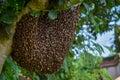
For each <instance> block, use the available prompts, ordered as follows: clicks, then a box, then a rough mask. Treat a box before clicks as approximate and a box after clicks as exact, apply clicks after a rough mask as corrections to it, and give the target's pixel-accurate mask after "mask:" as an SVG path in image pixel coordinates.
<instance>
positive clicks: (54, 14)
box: [48, 10, 58, 20]
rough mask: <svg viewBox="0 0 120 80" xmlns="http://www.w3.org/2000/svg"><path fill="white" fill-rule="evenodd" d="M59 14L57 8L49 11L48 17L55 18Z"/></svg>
mask: <svg viewBox="0 0 120 80" xmlns="http://www.w3.org/2000/svg"><path fill="white" fill-rule="evenodd" d="M57 14H58V12H57V11H56V10H50V11H49V13H48V17H49V18H50V19H51V20H54V19H56V18H57Z"/></svg>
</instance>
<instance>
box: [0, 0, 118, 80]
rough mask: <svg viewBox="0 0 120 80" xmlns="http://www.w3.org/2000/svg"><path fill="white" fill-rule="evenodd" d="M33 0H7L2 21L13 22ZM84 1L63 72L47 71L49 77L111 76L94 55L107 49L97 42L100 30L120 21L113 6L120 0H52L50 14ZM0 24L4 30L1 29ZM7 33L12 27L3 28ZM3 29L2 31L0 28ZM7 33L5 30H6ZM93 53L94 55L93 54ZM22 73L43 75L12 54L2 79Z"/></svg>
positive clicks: (0, 9) (88, 79) (85, 79)
mask: <svg viewBox="0 0 120 80" xmlns="http://www.w3.org/2000/svg"><path fill="white" fill-rule="evenodd" d="M29 1H30V0H6V1H5V2H4V3H3V5H2V6H0V22H3V23H6V24H12V23H13V22H14V18H15V16H16V15H18V13H19V12H20V11H21V10H22V9H23V8H24V7H25V6H26V4H27V3H28V2H29ZM78 3H80V4H81V12H80V15H81V16H80V18H79V22H78V28H77V30H76V33H75V37H74V41H73V43H72V46H71V49H70V50H69V54H68V56H67V58H66V59H65V60H64V64H63V65H62V68H61V70H60V71H59V72H57V73H55V74H52V75H45V76H46V78H48V80H98V79H100V78H101V77H103V76H104V77H105V78H106V79H107V80H111V79H110V77H109V76H108V75H107V73H106V72H105V70H100V68H99V64H100V63H101V61H102V60H101V58H100V57H95V56H93V55H96V53H97V54H100V53H103V49H102V48H101V46H100V45H99V44H97V43H96V42H95V40H96V34H97V33H101V34H102V33H104V32H106V31H108V30H111V29H112V26H115V25H110V24H109V22H111V21H117V20H118V19H119V16H117V17H114V20H113V16H114V15H119V14H120V12H117V11H116V10H114V11H113V10H111V9H112V8H113V7H115V6H118V5H119V4H120V0H58V1H57V2H56V0H50V2H49V9H50V11H49V15H48V16H49V18H50V19H55V18H57V13H58V12H57V10H58V9H59V10H63V9H68V8H72V7H73V6H74V5H75V4H78ZM40 14H41V12H34V11H33V12H31V15H32V16H35V17H38V16H40ZM1 29H2V28H1V26H0V30H1ZM3 29H6V30H2V31H5V32H6V33H8V32H9V28H8V27H6V28H3ZM0 33H1V32H0ZM2 33H3V32H2ZM91 54H92V55H91ZM19 73H22V74H24V75H26V76H29V77H30V78H32V79H33V80H40V79H41V75H38V74H36V73H34V72H29V71H27V70H25V69H23V68H20V67H19V66H18V65H17V64H16V63H15V62H14V61H13V60H12V59H11V57H8V58H7V60H6V62H5V64H4V67H3V71H2V73H1V75H0V79H1V80H17V79H18V78H19Z"/></svg>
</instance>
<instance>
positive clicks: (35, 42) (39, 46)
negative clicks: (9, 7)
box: [11, 6, 80, 74]
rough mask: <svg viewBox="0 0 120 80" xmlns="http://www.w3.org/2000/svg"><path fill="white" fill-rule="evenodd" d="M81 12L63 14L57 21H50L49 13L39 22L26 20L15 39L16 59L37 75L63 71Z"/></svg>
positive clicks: (67, 11) (17, 28) (14, 54)
mask: <svg viewBox="0 0 120 80" xmlns="http://www.w3.org/2000/svg"><path fill="white" fill-rule="evenodd" d="M79 8H80V6H76V7H74V8H73V9H72V10H64V11H60V12H59V13H58V17H57V19H55V20H50V19H49V18H48V13H46V14H45V15H41V16H40V17H37V18H35V17H32V16H31V15H29V14H26V15H24V16H22V18H21V19H20V21H19V22H18V23H17V24H16V30H15V34H14V37H13V46H12V48H13V52H12V54H11V55H12V57H13V59H14V60H15V61H17V63H18V64H19V65H20V66H21V67H24V68H26V69H27V70H30V71H35V72H37V73H45V74H46V73H54V72H56V71H59V69H60V67H61V65H62V63H63V60H64V58H65V56H66V55H67V53H68V51H69V48H70V45H71V41H72V39H73V35H74V32H75V29H76V26H77V21H78V18H79V11H80V9H79Z"/></svg>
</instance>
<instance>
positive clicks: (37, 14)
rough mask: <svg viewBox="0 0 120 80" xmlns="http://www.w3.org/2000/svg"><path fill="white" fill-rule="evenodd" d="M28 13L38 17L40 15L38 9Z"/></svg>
mask: <svg viewBox="0 0 120 80" xmlns="http://www.w3.org/2000/svg"><path fill="white" fill-rule="evenodd" d="M30 15H31V16H34V17H39V16H40V15H41V12H40V11H38V12H31V13H30Z"/></svg>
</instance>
